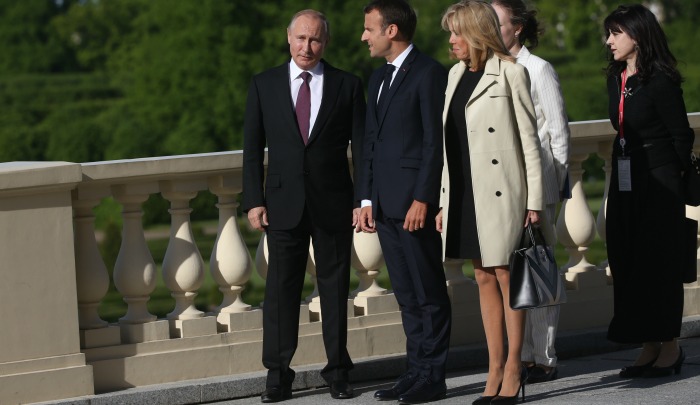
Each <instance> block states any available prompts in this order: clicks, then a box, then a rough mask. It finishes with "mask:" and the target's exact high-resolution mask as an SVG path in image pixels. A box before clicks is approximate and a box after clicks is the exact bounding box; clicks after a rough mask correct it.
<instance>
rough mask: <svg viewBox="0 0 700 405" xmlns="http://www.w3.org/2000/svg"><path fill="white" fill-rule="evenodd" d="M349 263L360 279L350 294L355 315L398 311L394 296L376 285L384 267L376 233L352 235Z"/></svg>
mask: <svg viewBox="0 0 700 405" xmlns="http://www.w3.org/2000/svg"><path fill="white" fill-rule="evenodd" d="M351 263H352V267H354V268H355V270H356V272H357V276H358V277H359V279H360V284H359V285H358V286H357V289H356V290H355V291H353V292H352V296H353V297H354V300H353V306H354V308H355V315H374V314H380V313H386V312H395V311H398V310H399V304H398V303H397V302H396V297H395V296H394V294H393V293H391V294H390V293H389V292H388V291H387V290H386V289H385V288H382V287H381V286H379V284H378V283H377V277H378V276H379V274H380V269H381V268H382V267H383V266H384V255H383V254H382V247H381V244H380V243H379V237H378V236H377V234H376V233H356V234H355V235H354V239H353V245H352V257H351ZM349 305H350V304H348V306H349Z"/></svg>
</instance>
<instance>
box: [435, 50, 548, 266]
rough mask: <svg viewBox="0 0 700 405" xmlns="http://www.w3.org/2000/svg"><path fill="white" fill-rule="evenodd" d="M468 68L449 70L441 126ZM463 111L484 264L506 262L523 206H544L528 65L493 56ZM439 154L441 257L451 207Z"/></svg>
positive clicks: (536, 208)
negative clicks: (526, 67)
mask: <svg viewBox="0 0 700 405" xmlns="http://www.w3.org/2000/svg"><path fill="white" fill-rule="evenodd" d="M466 67H467V66H466V64H465V63H464V62H459V63H458V64H456V65H455V66H453V67H452V69H450V73H449V76H448V82H447V90H446V92H445V95H446V97H445V107H444V110H443V114H442V121H443V128H444V123H445V121H446V120H447V112H448V110H449V105H450V102H451V101H452V96H453V95H454V92H455V89H456V88H457V84H458V83H459V81H460V79H461V78H462V75H463V74H464V71H465V69H466ZM465 116H466V119H467V131H468V132H469V134H468V136H467V139H468V142H469V158H470V159H471V171H472V184H473V187H474V207H475V211H476V227H477V235H478V237H479V244H480V247H481V261H482V263H483V266H484V267H493V266H500V265H507V264H508V260H509V256H510V254H511V252H513V250H514V249H515V248H516V247H517V244H518V243H519V241H520V237H521V235H522V232H523V224H524V223H525V214H526V212H527V210H533V211H541V210H542V208H543V196H542V166H541V160H540V139H539V137H538V136H537V119H536V117H535V108H534V106H533V104H532V98H531V97H530V80H529V77H528V74H527V70H526V69H525V68H524V67H523V66H522V65H518V64H515V63H511V62H507V61H503V60H501V59H499V58H498V57H496V56H493V57H491V58H490V59H489V60H488V61H487V62H486V66H485V69H484V75H483V76H482V78H481V80H480V81H479V83H477V85H476V88H475V89H474V93H472V95H471V98H470V99H469V101H468V102H467V106H466V110H465ZM443 146H444V139H443ZM443 159H444V162H445V163H444V165H443V171H442V187H441V194H440V207H442V213H443V214H442V215H443V217H442V221H443V222H442V225H443V231H442V256H443V259H444V258H445V238H446V235H447V227H448V226H449V221H448V217H449V208H450V207H449V203H450V174H449V171H448V168H447V154H446V153H445V152H443Z"/></svg>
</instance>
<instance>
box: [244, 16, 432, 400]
mask: <svg viewBox="0 0 700 405" xmlns="http://www.w3.org/2000/svg"><path fill="white" fill-rule="evenodd" d="M329 38H330V32H329V29H328V22H327V20H326V18H325V16H324V15H323V14H321V13H319V12H317V11H314V10H304V11H300V12H299V13H297V14H296V15H295V16H294V17H293V18H292V21H291V23H290V24H289V27H288V28H287V40H288V42H289V50H290V53H291V56H292V58H291V61H289V62H285V63H284V64H282V65H281V66H278V67H276V68H273V69H270V70H268V71H265V72H263V73H260V74H258V75H256V76H255V77H253V80H252V82H251V84H250V89H249V90H248V102H247V107H246V116H245V125H244V149H243V151H244V155H243V156H244V157H243V210H244V212H247V213H248V220H249V221H250V223H251V225H252V226H253V227H254V228H255V229H258V230H260V231H265V232H266V234H267V243H268V249H269V267H268V273H267V281H266V285H265V305H264V308H263V365H264V366H265V367H266V368H267V369H268V374H267V383H266V390H265V392H263V394H262V396H261V400H262V402H278V401H282V400H285V399H289V398H291V396H292V391H291V387H292V381H293V380H294V371H293V370H292V369H291V368H290V367H289V365H290V363H291V361H292V357H293V356H294V352H295V350H296V348H297V336H298V329H299V302H300V300H301V292H302V288H303V284H304V275H305V270H306V262H307V258H308V255H309V240H311V241H312V242H313V246H314V254H315V263H316V276H317V281H318V289H319V294H320V297H321V314H322V318H323V323H322V329H323V343H324V346H325V349H326V356H327V358H328V364H327V365H326V367H325V368H324V369H323V371H322V372H321V374H322V376H323V377H324V378H325V379H326V380H327V381H328V383H329V385H330V393H331V396H332V397H333V398H336V399H344V398H351V397H352V396H353V391H352V388H351V387H350V385H349V384H348V370H350V369H351V368H352V366H353V364H352V361H351V360H350V356H349V355H348V351H347V348H346V343H347V299H348V290H349V280H350V251H351V246H352V235H353V232H352V230H353V226H354V225H356V223H357V218H358V216H359V207H358V208H354V205H355V200H354V190H353V183H352V179H351V174H350V168H349V165H348V157H347V150H348V144H349V143H350V141H352V150H353V158H354V159H355V158H356V157H359V156H360V154H361V148H362V137H363V135H364V119H365V99H364V92H363V89H362V82H361V80H360V79H359V78H358V77H356V76H353V75H351V74H349V73H346V72H343V71H341V70H338V69H336V68H334V67H332V66H331V65H329V64H328V63H327V62H326V61H324V60H322V59H321V57H322V55H323V51H324V49H325V47H326V45H327V44H328V40H329ZM266 145H267V149H268V151H267V157H268V166H267V176H266V177H265V170H264V165H263V163H264V162H263V160H264V154H265V146H266ZM358 160H359V159H358ZM354 166H355V167H358V166H359V164H355V165H354ZM263 180H264V181H263ZM438 183H439V182H438Z"/></svg>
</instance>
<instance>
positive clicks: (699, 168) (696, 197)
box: [683, 153, 700, 207]
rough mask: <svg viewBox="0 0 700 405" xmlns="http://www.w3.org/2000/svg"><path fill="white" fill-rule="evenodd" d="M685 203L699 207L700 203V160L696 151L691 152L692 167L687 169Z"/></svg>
mask: <svg viewBox="0 0 700 405" xmlns="http://www.w3.org/2000/svg"><path fill="white" fill-rule="evenodd" d="M683 180H684V181H685V203H686V204H688V205H692V206H693V207H697V206H698V205H700V162H698V158H697V157H695V154H694V153H691V154H690V168H688V170H686V172H685V175H684V179H683Z"/></svg>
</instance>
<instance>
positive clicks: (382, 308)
mask: <svg viewBox="0 0 700 405" xmlns="http://www.w3.org/2000/svg"><path fill="white" fill-rule="evenodd" d="M354 308H355V315H356V316H364V315H375V314H383V313H386V312H396V311H398V310H399V303H398V302H396V297H395V296H394V294H385V295H375V296H373V297H361V296H360V297H355V300H354Z"/></svg>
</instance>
